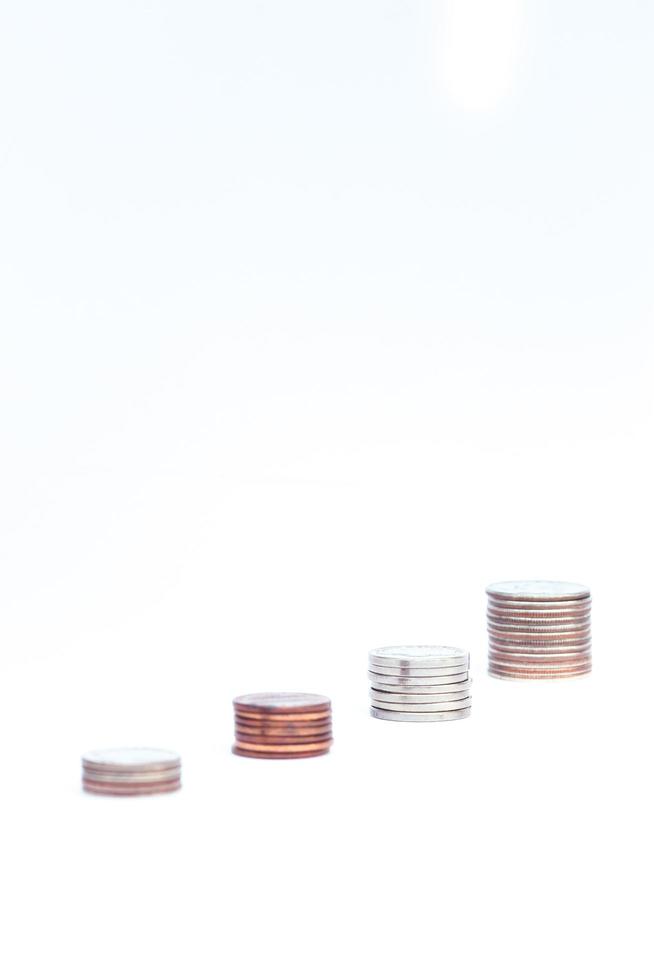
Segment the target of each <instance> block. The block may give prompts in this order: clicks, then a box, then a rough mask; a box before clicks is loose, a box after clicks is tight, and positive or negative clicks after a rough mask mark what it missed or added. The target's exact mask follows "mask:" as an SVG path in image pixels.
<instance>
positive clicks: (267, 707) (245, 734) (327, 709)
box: [232, 694, 332, 759]
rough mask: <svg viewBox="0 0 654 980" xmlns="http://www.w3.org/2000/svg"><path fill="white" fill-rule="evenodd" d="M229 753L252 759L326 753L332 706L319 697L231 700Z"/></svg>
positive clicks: (268, 696) (264, 696)
mask: <svg viewBox="0 0 654 980" xmlns="http://www.w3.org/2000/svg"><path fill="white" fill-rule="evenodd" d="M234 724H235V728H236V741H235V743H234V748H233V750H232V751H233V752H234V753H235V754H236V755H245V756H249V757H250V758H253V759H306V758H309V757H310V756H314V755H324V754H325V753H326V752H329V748H330V746H331V744H332V706H331V701H330V700H329V698H324V697H322V696H321V695H320V694H244V695H243V696H242V697H240V698H234Z"/></svg>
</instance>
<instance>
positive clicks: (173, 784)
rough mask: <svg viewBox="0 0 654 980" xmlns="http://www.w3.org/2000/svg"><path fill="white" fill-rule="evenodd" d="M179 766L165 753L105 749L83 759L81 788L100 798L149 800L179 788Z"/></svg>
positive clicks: (169, 753)
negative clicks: (98, 795) (121, 797)
mask: <svg viewBox="0 0 654 980" xmlns="http://www.w3.org/2000/svg"><path fill="white" fill-rule="evenodd" d="M181 775H182V762H181V759H180V757H179V756H178V755H177V754H176V753H175V752H168V751H166V750H165V749H106V750H104V751H99V752H89V753H87V754H86V755H85V756H83V757H82V788H83V789H85V790H86V792H87V793H100V794H102V795H103V796H149V795H152V794H153V793H172V792H173V791H174V790H176V789H180V787H181V785H182V784H181Z"/></svg>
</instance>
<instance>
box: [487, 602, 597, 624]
mask: <svg viewBox="0 0 654 980" xmlns="http://www.w3.org/2000/svg"><path fill="white" fill-rule="evenodd" d="M486 610H487V612H489V613H491V614H493V615H497V616H534V617H536V618H541V617H542V618H543V619H547V618H548V617H549V616H587V615H588V614H589V613H590V612H591V611H592V600H591V599H571V600H569V601H563V602H525V601H524V600H523V601H521V602H517V601H516V602H509V601H508V600H507V601H505V602H499V600H497V599H490V598H489V600H488V603H487V606H486Z"/></svg>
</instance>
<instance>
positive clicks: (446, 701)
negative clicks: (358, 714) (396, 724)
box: [368, 646, 472, 721]
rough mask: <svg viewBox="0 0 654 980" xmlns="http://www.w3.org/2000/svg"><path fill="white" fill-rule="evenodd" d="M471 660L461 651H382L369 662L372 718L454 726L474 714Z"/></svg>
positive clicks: (425, 648)
mask: <svg viewBox="0 0 654 980" xmlns="http://www.w3.org/2000/svg"><path fill="white" fill-rule="evenodd" d="M469 667H470V656H469V654H468V653H466V651H465V650H459V649H458V648H457V647H430V646H415V647H382V648H381V649H379V650H371V652H370V654H369V656H368V678H369V679H370V714H371V715H372V716H373V718H382V719H384V720H385V721H455V720H457V719H459V718H467V717H468V715H469V714H470V705H471V696H470V685H471V684H472V680H471V678H470V671H469Z"/></svg>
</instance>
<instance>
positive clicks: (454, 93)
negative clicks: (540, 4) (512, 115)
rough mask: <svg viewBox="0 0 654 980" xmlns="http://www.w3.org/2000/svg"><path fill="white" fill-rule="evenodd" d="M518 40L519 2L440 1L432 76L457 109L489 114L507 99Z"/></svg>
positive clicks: (520, 23)
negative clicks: (435, 73) (435, 66)
mask: <svg viewBox="0 0 654 980" xmlns="http://www.w3.org/2000/svg"><path fill="white" fill-rule="evenodd" d="M522 38H523V0H446V3H445V4H444V14H443V18H442V21H441V23H440V25H439V37H438V49H437V50H438V75H439V82H440V84H441V86H442V87H443V88H444V89H445V91H446V92H447V94H448V96H449V98H450V100H451V101H452V102H453V104H454V105H455V106H457V107H458V108H460V109H467V110H470V111H473V112H489V111H493V110H494V109H495V108H496V107H497V106H498V105H499V103H500V102H502V100H503V99H505V98H506V96H507V95H509V94H510V92H511V90H512V88H513V85H514V82H515V77H516V73H517V68H518V63H519V59H520V54H521V49H522Z"/></svg>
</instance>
